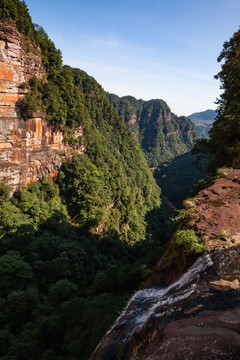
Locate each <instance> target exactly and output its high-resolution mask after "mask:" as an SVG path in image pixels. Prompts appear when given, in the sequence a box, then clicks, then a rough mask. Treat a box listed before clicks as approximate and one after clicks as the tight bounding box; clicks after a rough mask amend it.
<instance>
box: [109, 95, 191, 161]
mask: <svg viewBox="0 0 240 360" xmlns="http://www.w3.org/2000/svg"><path fill="white" fill-rule="evenodd" d="M107 96H108V98H109V100H110V102H111V104H112V105H113V106H114V108H115V109H116V110H117V112H118V114H119V115H120V116H121V117H122V118H123V119H124V121H125V123H127V124H128V126H129V129H130V130H131V132H132V133H133V135H134V136H135V137H136V138H137V139H138V140H139V143H140V145H141V148H142V150H143V152H144V155H145V158H146V159H147V161H148V164H149V166H150V167H156V166H158V165H160V164H162V163H164V162H167V161H170V160H172V159H173V158H175V157H176V156H179V155H181V154H184V153H185V152H187V151H189V150H191V148H192V146H193V143H194V141H195V140H196V139H197V134H196V131H195V128H194V125H193V124H192V122H191V121H190V120H189V119H188V118H186V117H185V116H180V117H178V116H176V115H175V114H173V113H171V110H170V108H169V107H168V105H167V104H166V103H165V101H163V100H160V99H155V100H149V101H143V100H137V99H135V98H134V97H131V96H124V97H121V98H120V97H118V96H117V95H114V94H107ZM134 121H135V122H134Z"/></svg>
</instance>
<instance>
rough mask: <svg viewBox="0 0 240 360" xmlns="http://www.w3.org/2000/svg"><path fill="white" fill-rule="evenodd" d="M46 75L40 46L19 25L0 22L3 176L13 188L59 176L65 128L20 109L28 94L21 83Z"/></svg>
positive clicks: (0, 164)
mask: <svg viewBox="0 0 240 360" xmlns="http://www.w3.org/2000/svg"><path fill="white" fill-rule="evenodd" d="M43 75H44V68H43V65H42V59H41V55H40V49H39V48H38V47H37V46H36V45H34V44H33V43H32V42H31V41H30V40H27V39H26V38H25V37H24V36H23V35H22V34H20V33H19V32H18V31H17V30H16V28H15V27H13V26H11V25H9V24H6V23H1V22H0V167H1V171H0V180H6V181H7V182H8V183H9V185H11V186H12V188H13V189H16V188H18V187H19V186H20V185H26V184H27V183H29V182H30V181H35V180H37V179H40V178H41V177H42V176H43V175H47V176H49V177H53V176H55V175H56V174H57V173H58V170H59V167H60V166H61V164H62V157H61V155H62V154H63V153H64V145H63V134H62V132H61V130H60V129H53V128H51V127H50V126H49V125H48V124H47V121H46V120H45V119H44V117H43V115H42V114H40V113H34V114H31V117H30V118H28V119H27V120H24V119H23V118H22V117H21V113H20V102H21V100H22V99H23V97H24V95H25V94H26V90H23V89H22V88H21V87H20V85H21V84H22V83H25V82H27V81H28V80H29V79H30V78H32V77H33V76H36V77H37V78H38V79H41V78H42V76H43Z"/></svg>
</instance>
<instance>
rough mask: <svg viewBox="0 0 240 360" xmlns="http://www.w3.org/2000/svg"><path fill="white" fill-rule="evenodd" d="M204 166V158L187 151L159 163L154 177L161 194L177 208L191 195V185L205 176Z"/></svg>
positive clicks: (205, 163)
mask: <svg viewBox="0 0 240 360" xmlns="http://www.w3.org/2000/svg"><path fill="white" fill-rule="evenodd" d="M206 166H207V160H206V159H200V160H198V158H197V156H196V155H193V154H192V153H191V151H189V152H187V153H185V154H182V155H179V156H176V157H175V158H174V159H173V160H170V161H168V162H165V163H163V164H160V165H159V166H158V167H157V169H156V170H155V172H154V177H155V178H156V180H157V182H158V183H159V184H160V186H161V190H162V194H163V195H164V196H165V197H167V199H168V200H169V201H170V202H171V203H172V205H174V206H175V207H176V208H178V209H179V208H181V207H182V206H183V200H185V199H186V198H187V197H188V196H189V195H191V194H190V193H191V190H192V188H193V186H194V185H196V184H197V183H198V182H199V181H200V180H202V179H204V178H206V176H207V174H206Z"/></svg>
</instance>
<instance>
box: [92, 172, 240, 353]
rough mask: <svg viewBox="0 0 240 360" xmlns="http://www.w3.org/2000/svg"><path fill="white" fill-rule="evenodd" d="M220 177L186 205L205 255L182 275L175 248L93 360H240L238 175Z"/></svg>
mask: <svg viewBox="0 0 240 360" xmlns="http://www.w3.org/2000/svg"><path fill="white" fill-rule="evenodd" d="M221 176H222V177H220V178H219V179H218V180H216V181H215V182H213V183H212V184H209V186H208V187H206V188H205V189H204V190H202V191H200V192H199V194H198V195H197V196H196V197H195V198H193V199H188V200H186V202H185V205H186V208H187V212H188V214H187V222H186V224H185V225H186V226H187V227H188V228H192V229H195V231H196V233H197V234H198V235H199V236H201V239H202V242H203V243H204V244H205V252H204V254H203V255H202V256H200V257H199V258H198V259H197V260H196V261H195V262H194V263H193V264H192V265H191V266H190V267H189V268H188V269H187V270H185V271H184V272H182V271H181V269H180V268H179V267H178V266H177V263H175V264H173V265H172V267H170V268H169V266H168V264H169V261H170V257H171V253H172V251H173V248H172V247H171V244H170V246H169V249H168V251H167V252H166V253H165V254H164V255H163V257H162V258H161V259H160V260H159V262H158V263H157V265H156V267H155V269H154V271H153V274H152V276H151V277H150V278H149V279H148V281H147V283H146V284H145V288H143V289H142V290H139V291H138V292H136V293H135V294H134V295H133V297H132V298H131V299H130V301H129V302H128V304H127V306H126V308H125V309H124V311H123V312H122V314H121V315H120V316H119V317H118V319H117V320H116V322H115V323H114V324H113V326H112V327H111V328H110V330H109V331H108V332H107V334H106V335H105V337H104V338H103V340H102V342H101V343H100V344H99V345H98V347H97V348H96V350H95V351H94V353H93V354H92V356H91V360H96V359H100V360H113V359H114V360H115V359H116V360H120V359H121V360H125V359H138V360H157V359H162V360H177V359H184V360H186V359H187V360H193V359H202V360H203V359H211V360H213V359H231V360H237V359H239V354H240V307H239V303H240V277H239V274H240V260H239V251H240V241H239V235H240V226H239V196H240V185H239V184H240V170H237V169H225V170H224V174H223V173H222V174H221Z"/></svg>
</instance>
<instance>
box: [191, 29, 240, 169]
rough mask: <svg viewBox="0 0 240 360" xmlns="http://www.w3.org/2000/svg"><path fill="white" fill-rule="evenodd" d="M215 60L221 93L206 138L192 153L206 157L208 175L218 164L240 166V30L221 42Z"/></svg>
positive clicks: (200, 141) (220, 165)
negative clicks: (217, 65)
mask: <svg viewBox="0 0 240 360" xmlns="http://www.w3.org/2000/svg"><path fill="white" fill-rule="evenodd" d="M218 62H222V65H221V71H220V72H219V73H218V74H217V75H216V76H215V78H216V79H219V80H220V82H221V89H223V92H222V94H221V96H220V98H219V99H218V100H217V104H218V109H217V117H216V121H215V122H214V124H213V127H212V129H211V130H210V138H209V139H203V140H199V141H198V142H197V144H196V145H195V147H194V152H195V153H202V154H203V155H206V156H207V157H208V172H209V173H210V174H212V173H214V172H215V171H216V169H217V168H218V167H222V166H231V165H234V166H237V167H239V165H240V161H239V153H240V122H239V115H240V108H239V104H240V85H239V84H240V82H239V78H240V71H239V69H240V30H238V31H237V32H235V33H234V34H233V36H232V37H231V39H230V40H229V41H227V42H225V43H224V45H223V50H222V52H221V53H220V55H219V57H218Z"/></svg>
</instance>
